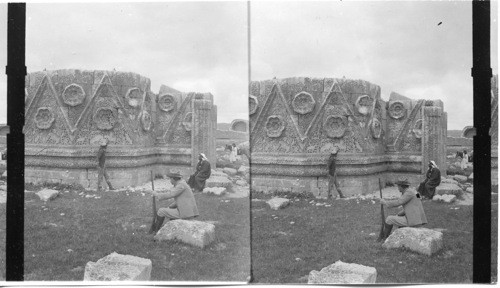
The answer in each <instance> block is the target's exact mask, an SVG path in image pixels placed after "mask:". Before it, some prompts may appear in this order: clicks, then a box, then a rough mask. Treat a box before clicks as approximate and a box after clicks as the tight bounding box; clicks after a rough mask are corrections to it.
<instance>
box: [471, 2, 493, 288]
mask: <svg viewBox="0 0 500 288" xmlns="http://www.w3.org/2000/svg"><path fill="white" fill-rule="evenodd" d="M472 23H473V24H472V39H473V48H472V54H473V66H472V77H473V85H474V86H473V87H474V127H475V130H476V135H475V136H474V159H473V162H474V191H475V193H474V242H473V247H474V248H473V261H472V263H473V269H474V272H473V277H472V281H473V282H474V283H490V282H491V137H490V135H489V131H490V127H491V76H492V73H491V67H490V2H489V1H477V0H474V1H473V2H472ZM476 191H477V192H476Z"/></svg>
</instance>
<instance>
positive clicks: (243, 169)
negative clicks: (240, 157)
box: [238, 165, 250, 174]
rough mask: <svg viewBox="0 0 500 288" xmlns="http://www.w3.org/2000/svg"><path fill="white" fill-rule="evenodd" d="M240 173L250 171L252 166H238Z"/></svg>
mask: <svg viewBox="0 0 500 288" xmlns="http://www.w3.org/2000/svg"><path fill="white" fill-rule="evenodd" d="M238 173H242V174H246V173H250V167H248V166H245V165H241V166H240V168H238Z"/></svg>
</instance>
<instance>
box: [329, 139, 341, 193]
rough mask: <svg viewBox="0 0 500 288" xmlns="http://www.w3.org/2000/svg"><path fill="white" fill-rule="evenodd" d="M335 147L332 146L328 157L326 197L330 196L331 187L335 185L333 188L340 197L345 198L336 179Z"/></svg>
mask: <svg viewBox="0 0 500 288" xmlns="http://www.w3.org/2000/svg"><path fill="white" fill-rule="evenodd" d="M337 153H338V149H337V147H334V149H333V150H332V153H331V154H330V158H329V159H328V199H330V198H332V188H333V186H334V185H335V189H337V192H338V193H339V197H340V198H345V197H344V194H342V191H341V190H340V188H339V186H340V185H339V181H338V180H337V171H336V169H335V168H336V161H337Z"/></svg>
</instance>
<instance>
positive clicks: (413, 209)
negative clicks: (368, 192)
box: [380, 179, 427, 239]
mask: <svg viewBox="0 0 500 288" xmlns="http://www.w3.org/2000/svg"><path fill="white" fill-rule="evenodd" d="M396 184H397V185H398V189H399V192H401V194H402V195H401V197H399V199H396V200H386V199H380V204H383V205H386V206H387V207H397V206H403V211H401V212H399V213H398V214H397V215H391V216H387V218H386V219H385V225H384V237H383V239H386V238H387V237H389V235H390V234H391V231H392V226H396V227H398V228H399V227H412V226H420V225H423V224H426V223H427V217H426V216H425V212H424V208H423V206H422V201H421V200H420V194H419V193H418V192H417V191H415V190H414V189H412V188H410V182H408V180H407V179H404V180H400V181H396Z"/></svg>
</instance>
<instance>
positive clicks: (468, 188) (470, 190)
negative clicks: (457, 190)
mask: <svg viewBox="0 0 500 288" xmlns="http://www.w3.org/2000/svg"><path fill="white" fill-rule="evenodd" d="M465 192H468V193H474V188H473V187H467V190H465Z"/></svg>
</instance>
